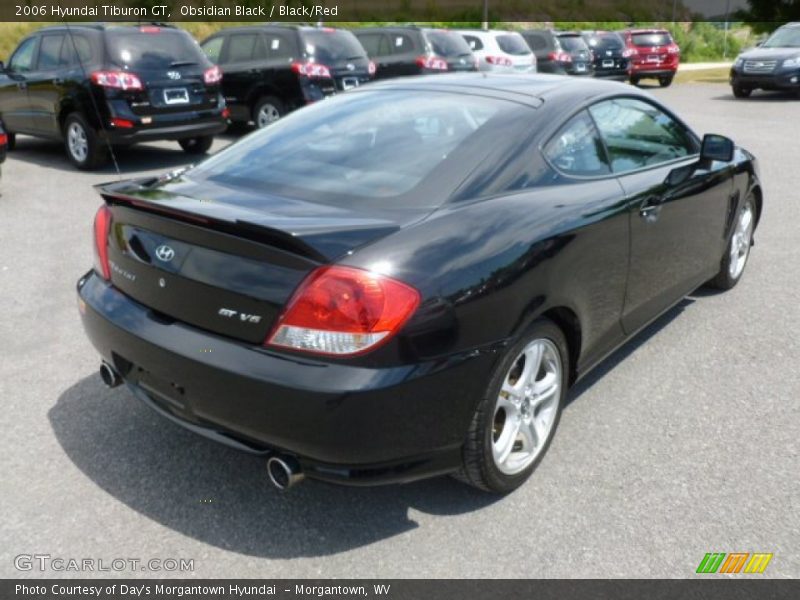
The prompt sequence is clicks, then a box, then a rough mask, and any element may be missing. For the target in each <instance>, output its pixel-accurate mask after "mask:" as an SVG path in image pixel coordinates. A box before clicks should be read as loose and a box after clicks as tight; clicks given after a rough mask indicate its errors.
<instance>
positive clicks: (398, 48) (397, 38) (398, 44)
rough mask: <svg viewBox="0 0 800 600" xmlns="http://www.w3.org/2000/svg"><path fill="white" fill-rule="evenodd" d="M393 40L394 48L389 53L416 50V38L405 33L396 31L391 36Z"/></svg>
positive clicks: (403, 52)
mask: <svg viewBox="0 0 800 600" xmlns="http://www.w3.org/2000/svg"><path fill="white" fill-rule="evenodd" d="M390 37H391V40H392V48H391V50H389V51H388V52H389V54H406V53H407V52H413V51H414V40H412V39H411V37H410V36H407V35H405V34H404V33H395V34H394V35H392V36H390Z"/></svg>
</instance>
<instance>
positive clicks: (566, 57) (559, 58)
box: [547, 52, 572, 63]
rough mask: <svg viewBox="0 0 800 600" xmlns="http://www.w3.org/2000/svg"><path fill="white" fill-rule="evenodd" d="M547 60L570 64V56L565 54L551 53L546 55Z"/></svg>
mask: <svg viewBox="0 0 800 600" xmlns="http://www.w3.org/2000/svg"><path fill="white" fill-rule="evenodd" d="M547 58H549V59H550V60H554V61H556V62H567V63H571V62H572V55H570V54H568V53H567V52H551V53H550V54H548V55H547Z"/></svg>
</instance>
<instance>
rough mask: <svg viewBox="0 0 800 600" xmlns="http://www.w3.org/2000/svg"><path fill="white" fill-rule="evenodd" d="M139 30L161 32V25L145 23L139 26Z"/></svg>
mask: <svg viewBox="0 0 800 600" xmlns="http://www.w3.org/2000/svg"><path fill="white" fill-rule="evenodd" d="M139 31H140V32H142V33H161V27H158V26H156V25H143V26H142V27H139Z"/></svg>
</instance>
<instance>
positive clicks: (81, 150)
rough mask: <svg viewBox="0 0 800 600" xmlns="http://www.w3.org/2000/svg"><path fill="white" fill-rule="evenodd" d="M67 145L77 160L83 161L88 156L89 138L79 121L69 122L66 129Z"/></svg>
mask: <svg viewBox="0 0 800 600" xmlns="http://www.w3.org/2000/svg"><path fill="white" fill-rule="evenodd" d="M67 145H68V146H69V152H70V154H72V157H73V158H74V159H75V160H76V161H78V162H81V163H82V162H85V161H86V158H87V157H88V156H89V139H88V137H87V136H86V131H85V130H84V128H83V127H82V126H81V124H80V123H75V122H73V123H70V125H69V128H68V129H67Z"/></svg>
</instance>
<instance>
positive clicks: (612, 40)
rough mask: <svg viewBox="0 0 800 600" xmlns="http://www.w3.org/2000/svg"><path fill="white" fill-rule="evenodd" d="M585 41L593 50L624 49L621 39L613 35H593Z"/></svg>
mask: <svg viewBox="0 0 800 600" xmlns="http://www.w3.org/2000/svg"><path fill="white" fill-rule="evenodd" d="M586 41H587V42H588V44H589V46H591V47H592V48H594V49H595V50H622V49H623V48H624V47H625V43H624V42H623V41H622V38H621V37H619V36H618V35H617V34H615V33H604V34H600V35H593V36H590V37H589V38H588V39H587V40H586Z"/></svg>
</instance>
